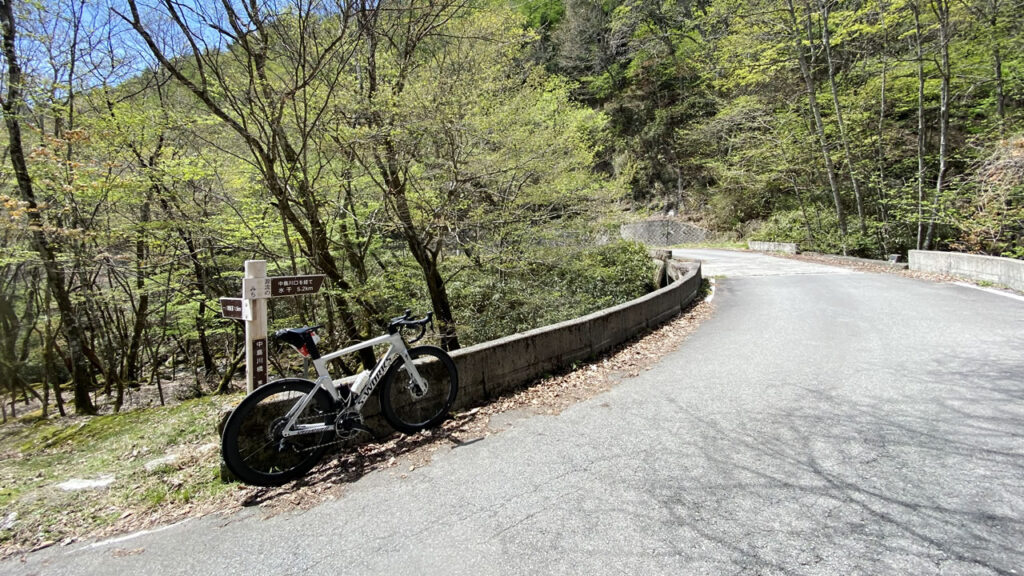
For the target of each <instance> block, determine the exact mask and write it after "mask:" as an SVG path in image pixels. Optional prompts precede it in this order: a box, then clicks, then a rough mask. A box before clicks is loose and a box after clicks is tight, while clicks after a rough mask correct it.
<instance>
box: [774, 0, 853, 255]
mask: <svg viewBox="0 0 1024 576" xmlns="http://www.w3.org/2000/svg"><path fill="white" fill-rule="evenodd" d="M786 1H787V3H788V5H789V15H790V20H791V23H792V26H793V28H792V32H793V44H794V47H795V49H796V56H797V62H798V63H799V64H800V73H801V74H802V75H803V78H804V86H805V88H806V90H807V100H808V105H809V106H810V108H811V115H812V116H813V117H814V130H815V133H816V135H817V137H818V144H819V146H820V147H821V155H822V159H823V160H824V162H825V171H826V173H827V174H828V184H829V188H830V189H831V190H832V200H833V201H834V202H835V209H836V219H837V220H838V223H839V235H840V238H841V239H842V243H843V254H844V255H845V254H846V213H845V212H844V210H843V202H842V198H841V197H840V195H839V184H838V183H837V182H836V171H835V167H834V166H833V164H832V157H831V156H830V155H829V149H828V148H829V147H828V141H827V140H826V138H825V126H824V124H823V123H822V120H821V108H820V107H819V106H818V98H817V96H816V92H817V86H816V83H815V81H814V76H813V74H812V70H811V66H812V65H813V63H814V36H813V34H812V31H811V26H810V21H809V19H810V11H809V10H808V16H807V17H808V22H807V26H806V28H807V40H808V42H809V43H810V45H811V50H810V54H811V56H810V58H811V61H810V62H808V57H807V55H806V54H805V52H804V46H803V42H802V40H801V38H800V33H799V32H798V31H799V30H800V28H801V26H800V21H799V20H798V19H797V15H796V7H795V6H794V5H793V0H786Z"/></svg>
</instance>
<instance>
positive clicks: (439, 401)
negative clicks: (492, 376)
mask: <svg viewBox="0 0 1024 576" xmlns="http://www.w3.org/2000/svg"><path fill="white" fill-rule="evenodd" d="M409 357H410V358H412V361H413V364H414V365H415V366H416V371H417V372H419V374H420V376H422V377H423V380H424V381H425V382H426V384H427V387H426V390H423V389H421V388H420V387H419V386H417V384H416V383H415V382H414V381H413V379H412V376H411V375H410V374H409V370H408V369H407V368H406V365H405V362H404V361H402V360H399V361H397V362H395V363H394V364H392V365H391V367H390V368H388V373H387V374H385V375H384V381H383V382H382V383H381V387H380V408H381V412H383V413H384V418H385V419H386V420H387V421H388V423H389V424H391V427H392V428H394V429H395V430H398V431H399V432H405V433H406V434H415V433H416V432H419V431H420V430H423V429H424V428H430V427H432V426H437V425H438V424H440V423H441V421H442V420H444V417H445V416H446V415H447V414H448V411H449V410H451V408H452V404H454V403H455V396H456V394H458V391H459V374H458V371H457V370H456V368H455V362H453V361H452V359H451V356H448V354H447V353H446V352H445V351H444V350H441V349H440V348H436V347H434V346H417V347H416V348H410V349H409Z"/></svg>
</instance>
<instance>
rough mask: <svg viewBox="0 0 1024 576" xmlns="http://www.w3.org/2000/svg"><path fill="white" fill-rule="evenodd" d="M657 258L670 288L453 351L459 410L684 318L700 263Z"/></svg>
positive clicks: (662, 255) (660, 255)
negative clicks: (456, 369) (676, 317)
mask: <svg viewBox="0 0 1024 576" xmlns="http://www.w3.org/2000/svg"><path fill="white" fill-rule="evenodd" d="M652 255H654V256H655V257H656V258H657V259H659V260H662V261H664V262H665V271H666V273H667V275H668V277H669V279H670V281H671V283H670V284H669V285H668V286H666V287H664V288H660V289H658V290H656V291H654V292H651V293H650V294H647V295H645V296H641V297H640V298H637V299H635V300H632V301H630V302H626V303H625V304H620V305H618V306H614V307H612V308H605V309H604V310H600V311H598V312H594V313H593V314H588V315H586V316H582V317H580V318H575V319H573V320H567V321H565V322H561V323H558V324H552V325H550V326H544V327H543V328H537V329H535V330H530V331H529V332H522V333H519V334H514V335H512V336H507V337H505V338H501V339H498V340H491V341H490V342H483V343H481V344H477V345H474V346H470V347H468V348H462V349H461V350H456V351H455V352H452V353H451V356H452V359H453V360H454V361H455V365H456V366H457V367H458V369H459V398H458V400H457V401H456V408H465V407H469V406H474V405H477V404H479V403H480V402H481V401H483V400H487V399H490V398H494V397H497V396H500V395H502V394H505V393H507V392H511V391H513V390H516V389H517V388H520V387H522V386H524V385H525V384H528V383H530V382H532V381H533V380H536V379H538V378H540V377H542V376H544V375H545V374H550V373H552V372H556V371H558V370H564V369H566V368H569V367H570V366H572V364H573V363H575V362H579V361H581V360H586V359H588V358H593V357H595V356H597V355H599V354H602V353H604V352H607V351H609V350H611V349H612V348H614V347H616V346H618V345H620V344H622V343H624V342H627V341H629V340H631V339H633V338H635V337H636V336H638V335H640V334H642V333H644V332H647V331H649V330H652V329H654V328H656V327H657V326H659V325H661V324H663V323H664V322H666V321H667V320H669V319H671V318H673V317H675V316H676V315H677V314H679V313H680V312H681V311H682V310H683V309H684V308H686V306H688V305H689V304H690V302H692V301H693V300H694V298H696V297H697V293H698V292H699V291H700V285H701V271H700V263H699V262H689V261H681V260H674V259H671V257H670V256H668V252H667V251H658V252H657V253H652Z"/></svg>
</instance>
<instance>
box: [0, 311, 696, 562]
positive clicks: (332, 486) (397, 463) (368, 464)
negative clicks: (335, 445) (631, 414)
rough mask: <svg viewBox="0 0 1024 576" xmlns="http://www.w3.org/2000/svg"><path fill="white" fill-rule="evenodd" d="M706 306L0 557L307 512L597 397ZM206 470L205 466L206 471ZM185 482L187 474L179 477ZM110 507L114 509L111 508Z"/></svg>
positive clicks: (686, 330) (185, 456) (196, 454)
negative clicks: (243, 513)
mask: <svg viewBox="0 0 1024 576" xmlns="http://www.w3.org/2000/svg"><path fill="white" fill-rule="evenodd" d="M712 311H713V305H712V303H711V302H707V301H703V300H699V301H698V302H696V303H694V304H693V305H691V306H690V307H689V308H688V309H687V310H686V311H684V312H683V313H682V314H680V315H679V316H677V317H676V318H675V319H673V320H671V321H669V322H667V323H666V324H664V325H662V326H661V327H659V328H657V329H656V330H654V331H652V332H650V333H648V334H646V335H644V336H641V337H639V338H637V339H635V340H633V341H631V342H629V343H627V344H625V345H623V346H620V347H619V348H617V349H615V350H613V351H612V352H609V353H608V354H606V355H604V356H602V357H600V358H598V359H596V360H593V361H591V362H589V363H585V364H582V365H580V366H577V367H575V369H573V370H569V371H566V372H564V373H562V374H558V375H555V376H551V377H549V378H544V379H542V380H538V381H536V382H533V383H531V384H529V385H527V386H525V387H523V388H521V389H520V390H518V391H516V392H514V393H512V394H509V395H506V396H502V397H499V398H496V399H493V400H492V401H490V402H489V403H487V404H485V405H482V406H478V407H475V408H472V409H469V410H465V411H462V412H459V413H457V414H454V415H453V417H452V418H450V419H449V420H447V421H446V422H445V423H444V424H442V425H441V426H440V427H438V428H435V429H432V430H424V431H422V432H420V433H418V434H415V435H411V436H406V435H401V434H392V435H391V436H388V437H387V438H383V439H381V440H378V441H373V442H368V443H365V444H361V445H358V446H355V447H352V448H349V449H346V450H344V451H341V452H338V453H335V454H332V455H329V456H328V457H327V458H325V461H324V462H323V463H321V464H320V465H319V466H318V467H317V468H316V469H315V470H314V471H313V472H312V473H310V474H309V475H307V476H306V477H305V478H303V479H301V480H299V481H296V482H292V483H290V484H288V485H285V486H282V487H278V488H257V487H252V486H245V485H242V484H238V485H236V487H235V488H234V489H232V490H227V491H225V492H224V493H222V494H219V495H216V496H213V497H210V498H205V499H196V500H193V501H191V502H188V503H179V504H174V503H170V504H168V505H162V506H160V507H159V508H158V509H156V510H153V509H147V508H142V507H138V508H128V507H126V508H124V509H121V510H118V511H116V512H119V513H120V516H119V517H118V519H117V520H115V521H114V522H113V523H111V524H110V525H107V526H105V527H103V528H99V529H95V530H92V531H88V533H82V531H81V529H80V528H78V529H77V530H76V527H74V526H70V525H69V526H67V527H66V530H61V529H58V530H57V531H58V532H63V533H64V534H72V536H68V537H66V538H64V539H62V540H60V541H52V540H48V541H41V542H39V541H37V542H34V543H27V542H25V543H22V544H21V545H15V544H13V543H6V546H3V547H0V557H5V556H10V555H13V554H18V553H24V552H26V551H31V550H38V549H40V548H45V547H47V546H52V545H55V544H60V545H68V544H71V543H73V542H76V541H79V540H81V539H84V538H96V539H102V538H109V537H112V536H115V535H119V534H124V533H128V532H134V531H138V530H145V529H150V528H153V527H157V526H163V525H168V524H173V523H175V522H180V521H182V520H186V519H189V518H195V517H199V516H206V515H209V514H213V513H229V512H232V511H234V510H238V509H240V508H242V507H253V506H255V507H258V508H259V509H260V510H262V511H263V512H264V513H265V514H266V515H268V516H269V515H275V514H278V513H281V512H284V511H288V510H295V509H307V508H310V507H312V506H314V505H316V504H319V503H322V502H325V501H328V500H332V499H335V498H339V497H341V496H342V495H343V494H344V491H345V488H346V486H347V485H348V484H350V483H352V482H354V481H356V480H358V479H359V478H362V477H363V476H365V475H367V474H369V473H371V472H374V471H381V472H382V473H388V474H391V475H394V476H396V477H398V478H399V479H403V478H407V477H408V476H409V475H410V474H412V473H414V472H415V471H416V470H417V469H419V468H421V467H424V466H427V465H429V464H430V460H431V457H432V456H433V454H434V453H436V452H438V451H440V450H449V449H451V448H453V447H456V446H459V445H463V444H468V443H471V442H475V441H478V440H481V439H483V438H486V437H487V436H490V435H492V434H497V433H500V432H501V430H503V429H504V426H501V425H494V424H493V423H492V418H494V417H495V416H497V415H501V414H505V415H510V414H511V415H514V416H515V418H522V417H527V416H529V415H531V414H549V415H554V414H558V413H560V412H561V411H562V410H564V409H566V408H567V407H569V406H570V405H572V404H574V403H576V402H579V401H581V400H584V399H587V398H591V397H593V396H596V395H598V394H600V393H602V392H604V391H606V390H608V389H609V388H611V387H612V386H614V385H615V383H616V382H619V381H620V380H622V379H623V378H629V377H631V376H636V375H637V374H639V373H640V372H642V371H644V370H646V369H649V368H650V367H651V366H653V365H654V364H655V363H656V362H657V361H658V360H659V359H660V358H661V357H662V356H664V355H665V354H667V353H669V352H671V351H673V350H675V349H676V348H677V347H678V346H679V345H680V344H681V343H682V342H683V341H684V340H685V339H686V338H687V337H688V336H689V335H690V334H691V333H693V331H694V330H695V329H696V328H697V326H699V325H700V323H701V322H702V321H703V320H705V319H706V318H708V317H709V316H710V315H711V313H712ZM212 452H215V450H214V451H211V447H210V445H203V446H196V447H191V448H189V447H181V452H180V453H179V461H178V463H177V465H176V467H177V468H179V469H180V470H182V474H185V471H186V470H198V469H200V468H201V466H200V464H202V463H206V464H209V462H208V461H210V460H211V459H219V454H213V453H212ZM206 469H208V468H206ZM184 481H185V482H186V483H187V478H186V479H184ZM111 512H115V511H111ZM139 551H140V550H136V549H121V548H118V549H115V550H114V551H113V552H112V554H114V555H115V556H125V555H132V554H137V553H138V552H139Z"/></svg>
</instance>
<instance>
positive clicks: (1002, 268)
mask: <svg viewBox="0 0 1024 576" xmlns="http://www.w3.org/2000/svg"><path fill="white" fill-rule="evenodd" d="M908 255H909V260H910V269H911V270H920V271H921V272H930V273H933V274H946V275H949V276H963V277H964V278H970V279H972V280H981V281H983V282H991V283H993V284H999V285H1001V286H1006V287H1007V288H1012V289H1014V290H1017V291H1019V292H1024V261H1021V260H1014V259H1013V258H999V257H997V256H979V255H976V254H961V253H958V252H936V251H932V250H911V251H910V252H909V254H908Z"/></svg>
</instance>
